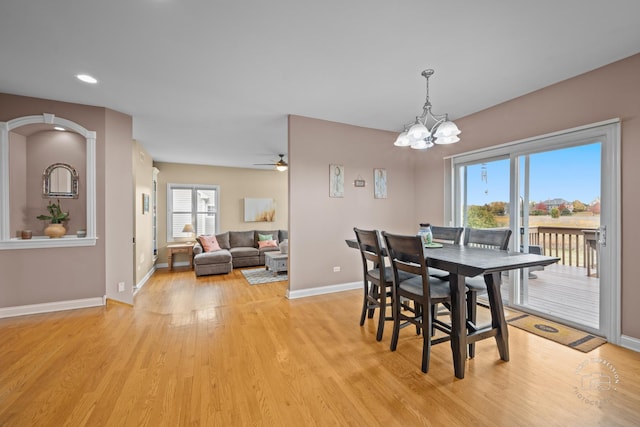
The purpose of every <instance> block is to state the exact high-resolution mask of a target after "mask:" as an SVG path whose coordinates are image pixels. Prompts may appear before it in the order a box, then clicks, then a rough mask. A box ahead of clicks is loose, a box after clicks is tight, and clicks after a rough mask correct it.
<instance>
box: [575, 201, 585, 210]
mask: <svg viewBox="0 0 640 427" xmlns="http://www.w3.org/2000/svg"><path fill="white" fill-rule="evenodd" d="M586 210H587V207H586V206H585V204H584V203H582V202H581V201H580V200H574V201H573V211H574V212H584V211H586Z"/></svg>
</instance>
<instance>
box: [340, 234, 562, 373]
mask: <svg viewBox="0 0 640 427" xmlns="http://www.w3.org/2000/svg"><path fill="white" fill-rule="evenodd" d="M346 243H347V245H348V246H349V247H351V248H355V249H358V242H357V241H356V240H355V239H346ZM425 257H426V258H427V262H428V265H429V266H430V267H435V268H439V269H441V270H446V271H448V272H449V273H450V276H449V286H450V288H451V328H452V333H451V335H452V336H451V350H452V353H453V366H454V372H455V376H456V377H457V378H461V379H462V378H464V369H465V361H466V358H467V346H468V344H470V343H473V342H476V341H480V340H483V339H487V338H491V337H495V340H496V343H497V346H498V352H499V354H500V359H502V360H504V361H508V360H509V332H508V330H507V321H506V319H505V317H504V306H503V304H502V295H501V292H500V283H501V281H500V275H501V273H502V272H503V271H509V270H515V269H520V268H526V267H534V266H546V265H549V264H553V263H555V262H557V261H559V260H560V258H557V257H550V256H544V255H536V254H527V253H522V252H510V251H502V250H496V249H485V248H479V247H473V246H464V245H453V244H447V243H443V245H442V247H441V248H425ZM480 275H483V276H484V281H485V283H486V285H487V296H488V299H489V308H490V311H491V325H489V326H487V327H484V328H476V327H475V325H469V324H468V323H467V318H466V288H465V278H466V277H475V276H480ZM468 329H469V330H468Z"/></svg>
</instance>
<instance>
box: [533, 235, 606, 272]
mask: <svg viewBox="0 0 640 427" xmlns="http://www.w3.org/2000/svg"><path fill="white" fill-rule="evenodd" d="M595 231H596V230H585V229H582V228H573V227H530V228H529V244H530V245H539V246H541V247H542V253H543V255H548V256H556V257H559V258H560V261H559V262H558V263H559V264H564V265H571V266H576V267H588V264H589V263H590V264H591V266H593V265H595V264H597V259H596V257H597V251H596V245H595V240H593V239H594V236H595Z"/></svg>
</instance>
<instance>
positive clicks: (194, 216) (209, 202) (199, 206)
mask: <svg viewBox="0 0 640 427" xmlns="http://www.w3.org/2000/svg"><path fill="white" fill-rule="evenodd" d="M219 191H220V189H219V186H217V185H197V184H168V185H167V242H172V241H175V240H176V239H182V238H191V237H193V236H192V233H189V232H184V231H182V230H183V229H184V226H185V225H186V224H192V225H193V229H194V233H195V236H199V235H201V234H216V233H217V232H218V228H219V223H220V221H219V217H218V194H219Z"/></svg>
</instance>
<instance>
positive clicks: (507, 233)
mask: <svg viewBox="0 0 640 427" xmlns="http://www.w3.org/2000/svg"><path fill="white" fill-rule="evenodd" d="M510 238H511V230H509V229H502V228H496V229H484V228H483V229H480V228H465V230H464V245H465V246H476V247H480V248H486V249H500V250H506V249H507V248H508V247H509V239H510ZM465 285H466V287H467V321H468V322H471V325H472V327H474V328H475V324H476V318H477V306H476V305H477V303H478V294H480V293H484V292H486V291H487V284H486V283H485V281H484V277H483V276H480V277H467V278H466V281H465ZM497 285H498V286H500V283H498V284H497ZM475 347H476V345H475V343H472V344H469V357H470V358H473V357H474V356H475Z"/></svg>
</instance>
